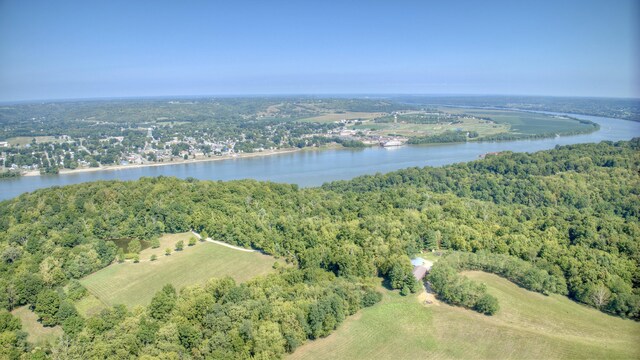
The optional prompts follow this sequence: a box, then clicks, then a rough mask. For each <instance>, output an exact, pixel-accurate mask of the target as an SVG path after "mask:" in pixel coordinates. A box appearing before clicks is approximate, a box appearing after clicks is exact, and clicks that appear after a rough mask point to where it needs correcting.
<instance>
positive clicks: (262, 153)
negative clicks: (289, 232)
mask: <svg viewBox="0 0 640 360" xmlns="http://www.w3.org/2000/svg"><path fill="white" fill-rule="evenodd" d="M303 150H304V149H299V148H286V149H277V150H265V151H260V152H254V153H243V154H236V155H234V156H214V157H210V158H198V159H188V160H180V161H169V162H154V163H149V164H130V165H109V166H101V167H95V168H81V169H73V170H70V169H63V170H60V172H59V173H58V174H56V175H70V174H79V173H87V172H95V171H108V170H127V169H139V168H145V167H156V166H167V165H180V164H195V163H200V162H209V161H223V160H234V159H248V158H254V157H262V156H271V155H280V154H290V153H294V152H298V151H303ZM46 175H47V174H40V171H39V170H30V171H27V172H25V173H23V174H22V176H46ZM52 175H53V174H52Z"/></svg>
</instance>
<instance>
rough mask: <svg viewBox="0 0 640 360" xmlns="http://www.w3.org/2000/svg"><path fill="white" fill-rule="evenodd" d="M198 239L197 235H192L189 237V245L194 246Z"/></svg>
mask: <svg viewBox="0 0 640 360" xmlns="http://www.w3.org/2000/svg"><path fill="white" fill-rule="evenodd" d="M196 241H197V240H196V237H195V236H192V237H190V238H189V246H193V245H195V244H196Z"/></svg>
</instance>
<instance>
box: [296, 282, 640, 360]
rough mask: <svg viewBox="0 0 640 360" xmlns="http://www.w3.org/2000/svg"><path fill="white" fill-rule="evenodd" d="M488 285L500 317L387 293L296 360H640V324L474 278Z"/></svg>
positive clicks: (311, 344)
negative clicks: (444, 359) (377, 302)
mask: <svg viewBox="0 0 640 360" xmlns="http://www.w3.org/2000/svg"><path fill="white" fill-rule="evenodd" d="M465 275H466V276H468V277H470V278H473V279H475V280H478V281H482V282H484V283H486V284H487V286H488V288H489V293H491V294H492V295H494V296H496V297H497V298H498V299H499V301H500V306H501V308H500V311H499V312H498V313H497V314H496V315H494V316H485V315H480V314H478V313H475V312H473V311H470V310H465V309H462V308H458V307H452V306H449V305H446V304H443V303H435V304H432V305H423V304H421V303H420V301H419V299H420V298H421V296H418V295H411V296H407V297H401V296H400V295H398V294H397V293H396V292H389V291H385V294H384V299H383V301H382V302H381V303H380V304H377V305H376V306H373V307H371V308H367V309H364V310H362V311H360V312H359V313H358V314H356V315H355V316H353V317H351V318H349V319H348V320H347V321H345V323H344V324H343V325H342V326H341V327H340V328H339V329H338V330H337V331H336V332H335V333H333V334H331V335H330V336H328V337H326V338H324V339H320V340H317V341H313V342H309V343H307V344H306V345H304V346H302V347H300V348H299V349H297V350H296V352H295V353H293V354H292V355H291V356H290V359H337V358H341V359H371V358H394V359H414V358H415V359H418V358H420V359H424V358H436V359H443V358H454V359H488V358H519V359H522V358H538V359H540V358H546V359H551V358H637V357H638V356H640V349H639V348H638V347H637V345H636V344H637V339H638V337H640V324H638V323H636V322H633V321H631V320H622V319H620V318H616V317H612V316H609V315H605V314H603V313H601V312H599V311H597V310H595V309H592V308H587V307H585V306H582V305H579V304H577V303H574V302H572V301H571V300H569V299H567V298H566V297H563V296H559V295H551V296H544V295H541V294H538V293H533V292H530V291H527V290H524V289H522V288H519V287H517V286H516V285H514V284H513V283H511V282H509V281H507V280H505V279H502V278H500V277H498V276H495V275H492V274H487V273H482V272H468V273H465Z"/></svg>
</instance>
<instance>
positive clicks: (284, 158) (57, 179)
mask: <svg viewBox="0 0 640 360" xmlns="http://www.w3.org/2000/svg"><path fill="white" fill-rule="evenodd" d="M568 115H571V116H573V117H576V118H579V119H587V120H591V121H594V122H597V123H598V124H600V130H599V131H597V132H594V133H591V134H586V135H575V136H566V137H556V138H551V139H539V140H518V141H500V142H470V143H461V144H434V145H412V146H402V147H398V148H382V147H371V148H364V149H335V150H308V151H299V152H294V153H287V154H279V155H272V156H264V157H254V158H241V159H228V160H222V161H210V162H198V163H191V164H176V165H166V166H155V167H141V168H132V169H121V170H105V171H95V172H86V173H75V174H74V173H71V174H64V175H46V176H28V177H20V178H16V179H4V180H0V200H4V199H9V198H12V197H15V196H18V195H20V194H22V193H25V192H30V191H33V190H36V189H39V188H45V187H50V186H63V185H69V184H77V183H81V182H87V181H97V180H112V179H118V180H135V179H138V178H140V177H143V176H160V175H163V176H175V177H179V178H186V177H194V178H197V179H202V180H235V179H256V180H268V181H274V182H284V183H292V184H298V185H300V186H318V185H322V184H323V183H325V182H328V181H333V180H344V179H351V178H354V177H356V176H359V175H365V174H375V173H385V172H389V171H393V170H398V169H403V168H407V167H414V166H419V167H422V166H427V165H428V166H442V165H447V164H453V163H458V162H464V161H470V160H476V159H478V157H479V156H480V155H481V154H485V153H488V152H494V151H506V150H510V151H518V152H534V151H539V150H546V149H552V148H553V147H555V146H556V145H569V144H577V143H588V142H600V141H603V140H611V141H619V140H629V139H631V138H633V137H637V136H640V123H639V122H633V121H626V120H619V119H611V118H604V117H597V116H586V115H575V114H568Z"/></svg>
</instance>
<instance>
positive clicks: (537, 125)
mask: <svg viewBox="0 0 640 360" xmlns="http://www.w3.org/2000/svg"><path fill="white" fill-rule="evenodd" d="M439 110H441V111H444V112H449V113H453V114H461V113H464V114H469V115H473V116H476V117H488V118H491V120H493V121H494V122H496V123H497V124H503V125H508V126H509V127H510V132H511V133H515V134H527V135H535V134H546V133H561V132H566V131H575V130H579V129H585V128H589V127H590V125H586V124H581V123H580V122H579V121H577V120H574V119H569V118H566V117H560V116H554V115H547V114H537V113H531V112H525V111H511V110H485V109H466V108H449V107H443V108H440V109H439Z"/></svg>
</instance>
